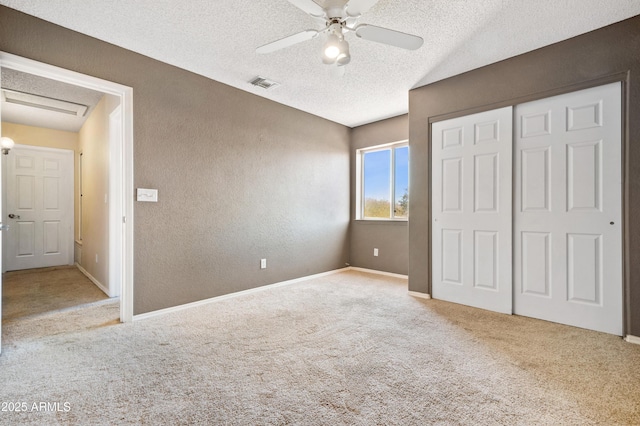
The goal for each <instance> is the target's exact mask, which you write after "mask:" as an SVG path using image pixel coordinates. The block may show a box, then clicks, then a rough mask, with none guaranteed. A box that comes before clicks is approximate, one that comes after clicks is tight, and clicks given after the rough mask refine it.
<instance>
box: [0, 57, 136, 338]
mask: <svg viewBox="0 0 640 426" xmlns="http://www.w3.org/2000/svg"><path fill="white" fill-rule="evenodd" d="M0 68H8V69H12V70H16V71H20V72H24V73H28V74H32V75H36V76H41V77H45V78H48V79H52V80H56V81H60V82H64V83H68V84H72V85H76V86H80V87H85V88H88V89H92V90H95V91H99V92H102V93H105V94H109V95H113V96H114V97H116V98H117V99H118V100H119V104H120V107H119V108H120V109H119V111H120V115H119V117H120V118H119V119H120V123H119V125H120V129H121V131H122V138H121V143H120V144H110V145H109V150H108V155H109V164H110V167H109V179H110V185H109V189H108V198H109V199H111V200H117V202H116V203H113V205H111V206H110V210H109V214H108V223H109V233H110V238H109V252H110V253H113V254H114V255H113V257H112V258H111V259H110V265H111V264H112V265H113V266H112V268H115V269H116V271H119V273H118V274H117V275H118V276H112V277H110V281H111V280H114V283H119V284H116V285H117V286H118V287H119V288H120V321H122V322H130V321H132V319H133V198H134V197H133V194H134V191H133V109H132V106H133V90H132V89H131V88H130V87H126V86H122V85H120V84H117V83H113V82H109V81H106V80H102V79H98V78H95V77H91V76H87V75H83V74H79V73H76V72H73V71H69V70H65V69H62V68H58V67H55V66H51V65H47V64H42V63H39V62H37V61H33V60H30V59H26V58H22V57H19V56H16V55H12V54H9V53H5V52H0ZM1 114H2V111H0V115H1ZM2 212H3V218H5V217H6V215H7V214H8V213H9V212H7V211H6V210H5V209H2ZM0 291H1V283H0ZM0 295H1V293H0ZM0 313H1V311H0ZM0 326H1V323H0ZM0 348H1V346H0Z"/></svg>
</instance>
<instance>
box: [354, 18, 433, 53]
mask: <svg viewBox="0 0 640 426" xmlns="http://www.w3.org/2000/svg"><path fill="white" fill-rule="evenodd" d="M355 30H356V35H357V36H358V37H360V38H363V39H365V40H371V41H376V42H378V43H383V44H389V45H391V46H396V47H401V48H403V49H409V50H416V49H417V48H419V47H420V46H422V43H424V40H422V37H418V36H416V35H411V34H407V33H401V32H400V31H395V30H390V29H388V28H382V27H376V26H375V25H367V24H361V25H358V26H357V27H356V28H355Z"/></svg>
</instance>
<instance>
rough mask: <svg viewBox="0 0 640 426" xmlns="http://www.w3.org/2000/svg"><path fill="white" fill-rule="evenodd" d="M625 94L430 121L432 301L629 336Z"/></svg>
mask: <svg viewBox="0 0 640 426" xmlns="http://www.w3.org/2000/svg"><path fill="white" fill-rule="evenodd" d="M621 96H622V90H621V84H620V83H612V84H608V85H605V86H600V87H594V88H591V89H586V90H581V91H578V92H573V93H568V94H564V95H559V96H554V97H552V98H547V99H542V100H537V101H533V102H528V103H526V104H520V105H517V106H515V107H514V110H513V113H511V112H510V110H511V107H507V108H503V109H502V110H494V111H487V112H483V113H480V114H474V115H472V116H467V117H460V118H455V119H451V120H446V121H441V122H437V123H434V124H433V126H432V170H433V175H432V176H433V180H432V181H433V182H434V186H433V193H432V220H433V221H432V229H433V232H432V235H433V238H432V253H433V269H432V273H433V274H432V280H433V281H432V282H433V296H434V298H440V299H444V300H448V301H452V302H457V303H463V304H469V305H472V306H476V307H480V308H484V309H490V310H495V311H499V312H505V313H516V314H520V315H525V316H530V317H535V318H540V319H544V320H548V321H553V322H558V323H563V324H568V325H573V326H577V327H582V328H588V329H592V330H596V331H602V332H606V333H611V334H616V335H622V332H623V326H622V324H623V309H622V306H623V294H622V289H623V281H622V270H623V264H622V245H623V240H622V173H621V165H622V149H621V147H622V135H621V128H622V126H621V120H622V111H621V105H622V102H621ZM512 120H513V123H514V131H513V132H512V131H511V123H512ZM504 128H508V129H509V130H508V131H507V132H504V133H501V132H500V131H499V129H504ZM465 135H466V136H465ZM483 135H486V137H484V136H483ZM482 145H490V146H492V147H493V148H491V149H490V151H489V152H488V153H485V152H484V151H483V152H479V151H478V150H479V149H480V148H479V147H480V146H482ZM512 149H513V153H512ZM476 151H478V152H476ZM487 155H488V156H487ZM505 158H506V159H507V161H506V162H505V161H503V160H504V159H505Z"/></svg>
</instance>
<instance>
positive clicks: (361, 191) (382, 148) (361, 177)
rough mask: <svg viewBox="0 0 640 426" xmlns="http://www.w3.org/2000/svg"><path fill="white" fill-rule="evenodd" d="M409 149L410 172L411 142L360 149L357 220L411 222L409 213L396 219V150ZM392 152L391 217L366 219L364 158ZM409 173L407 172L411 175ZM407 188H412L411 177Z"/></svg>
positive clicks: (357, 174)
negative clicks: (369, 155) (370, 154)
mask: <svg viewBox="0 0 640 426" xmlns="http://www.w3.org/2000/svg"><path fill="white" fill-rule="evenodd" d="M403 147H407V149H408V151H409V158H408V167H409V171H410V167H411V148H410V147H409V140H408V139H405V140H401V141H397V142H390V143H385V144H382V145H375V146H370V147H366V148H360V149H357V150H356V197H355V203H356V206H355V216H356V217H355V220H363V221H364V220H366V221H374V222H377V221H380V222H408V221H409V212H407V216H403V217H395V208H394V207H395V205H396V203H395V201H396V198H395V197H396V188H395V179H396V161H395V160H396V151H395V149H396V148H403ZM387 150H389V151H390V155H389V162H390V169H389V170H390V172H389V175H390V176H389V185H390V189H389V196H390V198H389V199H390V203H389V204H390V206H389V210H390V211H389V213H390V217H388V218H386V217H365V216H364V199H363V197H364V156H365V154H368V153H372V152H379V151H387ZM409 171H408V172H407V174H408V175H410V173H409ZM407 182H408V183H407V186H408V187H409V188H408V189H410V188H411V182H410V176H407ZM409 203H411V198H409Z"/></svg>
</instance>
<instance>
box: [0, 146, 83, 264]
mask: <svg viewBox="0 0 640 426" xmlns="http://www.w3.org/2000/svg"><path fill="white" fill-rule="evenodd" d="M16 148H17V149H31V150H34V151H40V152H50V153H57V154H62V155H65V156H70V157H71V164H74V161H75V154H74V152H73V151H72V150H70V149H63V148H50V147H44V146H36V145H24V144H17V143H16V145H15V146H14V147H13V148H12V149H11V150H12V152H13V150H14V149H16ZM7 160H8V159H7ZM7 167H8V166H7V163H6V162H5V164H4V167H3V168H2V206H3V210H6V209H7V200H8V198H7V183H8V181H7V171H8V170H7ZM74 174H75V173H74V171H73V170H72V171H71V194H72V197H71V239H70V240H69V241H67V242H66V243H67V250H68V255H67V263H66V264H67V265H73V263H74V255H73V252H74V245H75V242H74V238H73V235H74V225H73V224H74V219H75V209H74V207H73V195H74V194H73V193H74V187H73V178H74ZM2 214H3V215H4V211H3V212H2ZM3 217H4V216H3ZM5 235H6V234H2V237H3V238H2V255H3V258H2V271H3V272H4V271H6V269H7V265H6V260H7V258H6V256H7V251H6V250H7V241H6V240H5V238H4V236H5Z"/></svg>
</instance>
